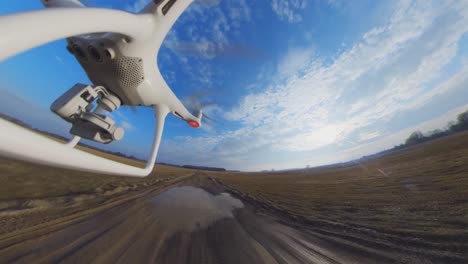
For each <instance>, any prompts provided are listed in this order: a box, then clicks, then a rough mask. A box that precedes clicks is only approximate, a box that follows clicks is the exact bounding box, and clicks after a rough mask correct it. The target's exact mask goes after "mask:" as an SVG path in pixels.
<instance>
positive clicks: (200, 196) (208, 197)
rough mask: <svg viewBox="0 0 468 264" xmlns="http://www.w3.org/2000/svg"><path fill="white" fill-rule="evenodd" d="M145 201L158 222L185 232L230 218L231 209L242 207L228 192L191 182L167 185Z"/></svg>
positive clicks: (171, 228) (231, 214) (231, 215)
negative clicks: (217, 191) (218, 191)
mask: <svg viewBox="0 0 468 264" xmlns="http://www.w3.org/2000/svg"><path fill="white" fill-rule="evenodd" d="M148 205H149V206H150V208H151V210H152V211H153V214H154V215H156V216H157V219H158V220H159V222H160V224H161V225H162V226H165V227H166V228H167V229H170V230H174V231H176V230H177V231H185V232H192V231H194V230H195V229H201V228H206V227H208V226H209V225H211V224H213V223H215V222H216V221H218V220H221V219H224V218H233V217H234V215H233V211H234V210H235V209H238V208H243V207H244V204H243V203H242V202H241V201H240V200H239V199H236V198H234V197H232V196H231V195H230V194H228V193H221V194H218V195H214V194H211V193H209V192H207V191H205V190H204V189H201V188H196V187H192V186H182V187H175V188H172V189H169V190H167V191H165V192H163V193H161V194H159V195H157V196H155V197H153V198H151V199H150V200H149V201H148Z"/></svg>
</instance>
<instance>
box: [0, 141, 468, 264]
mask: <svg viewBox="0 0 468 264" xmlns="http://www.w3.org/2000/svg"><path fill="white" fill-rule="evenodd" d="M84 150H85V151H90V152H93V153H95V154H99V155H101V156H105V157H106V158H111V159H116V160H118V161H120V162H125V163H128V164H132V165H136V166H141V165H142V163H141V162H140V161H134V160H129V159H125V158H122V157H116V156H112V155H110V154H106V153H100V152H98V151H96V150H90V149H84ZM189 175H195V176H196V177H200V178H204V177H205V176H209V177H211V178H213V179H214V181H215V182H216V183H217V184H220V185H221V186H223V187H224V188H225V189H227V190H228V191H229V192H231V194H233V195H234V196H235V197H238V198H239V199H241V200H242V201H244V202H246V203H248V204H251V205H253V207H254V208H256V209H255V210H257V211H262V212H267V213H270V214H272V215H276V216H278V219H279V221H281V222H283V223H286V224H287V225H289V226H293V227H295V228H296V229H297V230H303V232H304V233H310V234H312V235H314V236H316V237H319V238H321V239H325V240H327V241H330V242H331V241H333V242H336V243H340V244H342V245H343V246H342V247H343V248H348V249H349V250H350V252H351V251H356V250H357V251H359V250H361V251H365V252H368V254H370V256H372V254H375V255H376V256H379V258H380V257H382V256H386V254H390V253H388V252H398V254H403V255H405V256H412V257H414V256H423V257H424V259H429V260H431V259H436V260H437V261H435V262H438V261H442V262H453V261H455V262H463V261H461V260H463V259H467V258H466V257H467V253H466V252H468V132H465V133H460V134H456V135H453V136H450V137H447V138H442V139H439V140H436V141H433V142H429V143H426V144H423V145H420V146H416V147H413V148H410V149H406V150H403V151H400V152H397V153H392V154H387V155H385V156H383V157H379V158H374V159H370V160H367V161H364V162H362V163H359V164H356V165H352V166H346V167H334V168H333V167H330V168H322V169H308V170H301V171H285V172H271V173H270V172H268V173H243V172H208V171H204V172H200V171H199V172H195V171H194V170H189V169H182V168H175V167H169V166H162V165H157V166H156V169H155V171H154V172H153V173H152V174H151V175H150V176H148V177H146V178H126V177H117V176H109V175H96V174H92V173H83V172H77V171H69V170H62V169H56V168H51V167H46V166H40V165H32V164H27V163H24V162H19V161H14V160H9V159H3V160H1V161H0V182H1V184H0V238H1V237H2V235H8V234H10V233H11V232H15V231H16V232H17V231H19V230H23V229H26V228H31V227H34V226H36V225H40V224H44V223H47V222H48V221H52V220H53V219H56V218H57V217H65V216H67V215H72V214H76V213H78V212H81V211H83V210H88V209H89V208H93V207H96V206H99V205H102V204H104V203H108V202H112V201H115V200H117V199H119V197H124V196H128V195H129V194H130V195H134V194H138V193H143V192H148V191H152V190H160V189H162V188H167V187H168V186H170V185H171V184H174V183H177V182H182V181H186V179H187V177H184V176H189ZM201 187H203V186H201ZM0 240H1V239H0ZM395 254H396V253H395ZM388 256H390V255H388ZM388 256H387V257H388ZM388 259H389V260H390V259H391V260H392V261H393V260H395V258H394V257H388ZM417 259H418V258H417ZM398 261H399V262H407V263H411V262H414V259H413V260H412V259H411V258H409V259H398Z"/></svg>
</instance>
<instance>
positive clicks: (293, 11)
mask: <svg viewBox="0 0 468 264" xmlns="http://www.w3.org/2000/svg"><path fill="white" fill-rule="evenodd" d="M306 3H307V1H305V0H272V1H271V9H272V10H273V12H275V14H276V15H277V16H278V17H279V18H280V19H281V20H285V21H287V22H289V23H296V22H300V21H302V14H301V13H302V11H303V10H304V9H305V8H306Z"/></svg>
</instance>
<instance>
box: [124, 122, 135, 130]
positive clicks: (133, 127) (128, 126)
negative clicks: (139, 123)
mask: <svg viewBox="0 0 468 264" xmlns="http://www.w3.org/2000/svg"><path fill="white" fill-rule="evenodd" d="M120 126H122V127H123V128H124V129H125V130H134V129H135V126H133V125H132V124H130V123H129V122H127V121H122V122H121V123H120Z"/></svg>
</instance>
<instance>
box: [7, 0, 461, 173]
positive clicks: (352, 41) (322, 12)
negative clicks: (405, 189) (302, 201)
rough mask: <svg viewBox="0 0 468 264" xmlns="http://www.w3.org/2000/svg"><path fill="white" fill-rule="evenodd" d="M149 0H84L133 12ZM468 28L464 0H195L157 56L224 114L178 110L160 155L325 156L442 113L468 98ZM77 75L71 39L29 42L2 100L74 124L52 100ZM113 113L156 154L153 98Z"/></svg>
mask: <svg viewBox="0 0 468 264" xmlns="http://www.w3.org/2000/svg"><path fill="white" fill-rule="evenodd" d="M147 2H149V1H148V0H145V1H140V0H136V1H123V0H114V1H110V0H106V1H104V0H102V1H98V0H86V1H83V3H85V4H86V5H89V6H96V7H107V8H116V9H122V10H127V11H130V12H135V11H138V10H140V9H141V8H142V7H143V6H144V5H145V4H146V3H147ZM41 8H42V6H41V5H40V1H38V0H37V1H36V0H22V1H3V2H0V14H9V13H14V12H20V11H27V10H32V9H41ZM41 30H44V29H41ZM467 31H468V2H467V1H439V0H437V1H405V0H402V1H371V0H369V1H366V0H356V1H345V0H328V1H301V0H290V1H287V0H283V1H280V0H270V1H267V0H261V1H246V0H232V1H230V0H221V1H219V3H211V4H206V3H205V4H201V3H193V4H192V5H191V6H190V8H189V9H188V10H186V12H185V13H184V14H183V15H182V16H181V17H180V19H179V20H178V21H177V23H176V25H175V26H174V28H173V29H172V30H171V32H170V33H169V34H168V36H167V38H166V40H165V42H164V44H163V47H162V49H161V50H160V53H159V54H158V64H159V67H160V69H161V72H162V74H163V76H164V77H165V79H166V81H167V83H168V84H169V85H170V86H171V87H172V89H173V90H174V92H175V93H176V95H177V96H178V97H179V98H181V99H183V98H186V97H188V96H190V95H192V94H194V93H196V92H197V91H206V90H209V91H210V93H209V94H208V96H207V98H205V100H207V101H213V100H214V101H217V102H218V105H216V106H212V107H210V108H208V109H206V112H208V113H209V114H211V115H212V116H215V117H216V118H217V119H218V120H219V121H220V123H219V124H216V123H212V124H209V123H207V124H204V126H203V128H202V129H199V130H194V129H191V128H189V127H188V126H187V125H186V124H185V123H184V122H180V120H178V119H177V118H175V117H169V118H168V119H167V123H166V129H165V131H164V136H163V143H162V146H161V149H160V153H159V157H158V160H159V161H163V162H170V163H175V164H198V165H206V166H218V167H225V168H228V169H241V170H263V169H272V168H274V169H285V168H296V167H305V166H306V165H310V166H315V165H322V164H329V163H335V162H341V161H347V160H351V159H355V158H359V157H361V156H363V155H367V154H371V153H375V152H377V151H381V150H384V149H388V148H391V147H392V146H394V145H397V144H400V143H401V142H403V141H404V140H405V139H406V137H407V136H408V135H409V134H410V133H411V132H412V131H414V130H421V131H423V132H427V131H429V130H431V129H435V128H441V127H444V126H445V125H446V123H447V122H448V121H450V120H454V119H455V117H456V115H457V114H458V113H460V112H462V111H465V110H468V34H467ZM187 43H191V44H190V47H191V52H187V51H183V49H184V47H186V46H187ZM155 56H156V55H155ZM77 82H82V83H89V80H88V79H87V77H86V75H85V74H84V73H83V71H82V70H81V69H80V67H79V64H78V63H77V62H76V61H75V59H74V58H73V57H72V56H71V55H69V54H68V53H67V52H66V50H65V41H63V40H61V41H56V42H53V43H49V44H47V45H44V46H41V47H39V48H36V49H33V50H31V51H28V52H25V53H23V54H21V55H18V56H16V57H14V58H11V59H8V60H7V61H4V62H2V63H1V64H0V94H1V99H0V100H1V101H0V111H1V112H3V113H8V114H11V115H14V116H17V117H19V118H21V119H24V120H26V121H28V122H29V123H31V124H33V125H34V126H36V127H39V128H42V129H48V130H51V131H55V132H57V133H63V134H64V133H66V131H67V130H68V128H69V127H68V126H67V125H66V124H65V123H63V122H61V121H60V120H59V119H58V118H56V117H54V116H53V114H52V113H50V111H49V110H48V107H49V105H50V104H51V103H52V101H53V100H55V98H57V97H58V96H59V95H61V94H62V93H63V92H64V91H65V90H66V89H68V88H69V87H71V86H72V85H73V84H75V83H77ZM20 105H21V106H24V107H18V106H20ZM112 116H113V117H114V118H115V119H116V120H117V123H119V124H120V125H122V126H123V127H125V128H126V135H125V138H124V139H123V140H122V141H120V142H116V143H112V144H110V145H106V146H105V147H106V148H109V149H111V150H117V151H122V152H126V153H128V154H132V155H136V156H138V157H142V158H145V157H147V156H148V152H149V149H150V145H151V137H152V133H153V129H154V118H153V116H152V111H151V110H150V109H145V108H141V109H140V108H139V109H138V111H137V112H136V113H135V112H132V111H131V110H129V109H120V110H119V111H118V112H116V113H113V114H112ZM100 146H102V145H100Z"/></svg>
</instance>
